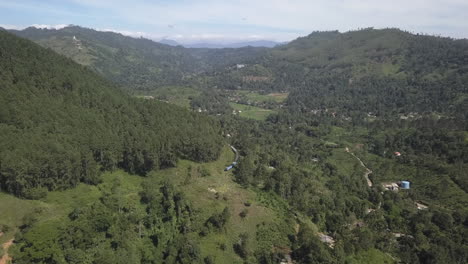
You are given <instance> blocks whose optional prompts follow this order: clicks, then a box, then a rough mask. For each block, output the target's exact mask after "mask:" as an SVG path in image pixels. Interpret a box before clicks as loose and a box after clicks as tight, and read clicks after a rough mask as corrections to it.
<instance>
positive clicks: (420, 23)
mask: <svg viewBox="0 0 468 264" xmlns="http://www.w3.org/2000/svg"><path fill="white" fill-rule="evenodd" d="M71 1H73V2H75V3H79V4H81V5H85V6H90V7H93V8H102V9H103V10H104V9H109V10H112V12H113V13H115V14H118V15H119V16H121V17H122V19H125V20H127V21H129V22H132V23H139V24H145V25H152V26H154V27H156V28H159V29H162V28H163V27H165V28H166V30H167V25H176V27H171V28H170V30H174V29H175V30H177V31H178V32H177V33H181V34H185V35H186V34H188V33H190V32H194V31H195V33H196V34H203V33H202V32H211V34H220V33H225V34H226V33H238V32H239V31H240V32H242V31H243V30H244V31H247V32H248V33H250V35H251V34H261V33H264V32H268V33H272V31H274V30H275V29H276V30H278V31H281V32H285V33H296V35H297V34H298V33H302V34H304V33H309V32H311V31H313V30H334V29H338V30H340V31H347V30H353V29H357V28H362V27H376V28H384V27H400V28H402V29H407V30H411V31H416V32H419V31H426V32H427V31H431V30H432V31H433V32H428V33H441V34H444V33H447V34H453V33H454V32H453V31H454V30H453V29H457V32H458V35H463V34H468V33H467V32H468V23H467V21H466V14H467V13H468V1H466V0H410V1H408V0H392V1H388V0H385V1H377V0H328V1H317V0H225V1H217V0H216V1H215V0H192V1H184V0H181V1H171V2H166V1H164V2H157V1H154V2H151V3H150V2H148V1H143V0H135V1H132V2H131V3H129V2H127V1H122V0H116V1H115V0H114V1H110V0H102V1H92V0H71ZM236 26H237V27H238V28H239V29H237V30H235V29H232V28H235V27H236ZM222 27H224V28H222ZM220 28H221V29H220ZM255 28H258V32H252V31H254V30H255ZM451 29H452V30H451ZM226 30H228V31H232V32H225V31H226ZM223 31H224V32H223ZM262 31H263V32H262ZM247 32H244V33H247ZM165 33H166V32H165ZM226 35H229V34H226ZM276 35H277V37H278V36H279V34H276Z"/></svg>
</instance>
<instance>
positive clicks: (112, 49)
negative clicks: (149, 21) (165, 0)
mask: <svg viewBox="0 0 468 264" xmlns="http://www.w3.org/2000/svg"><path fill="white" fill-rule="evenodd" d="M10 32H12V33H14V34H16V35H18V36H20V37H24V38H27V39H30V40H32V41H34V42H36V43H38V44H40V45H41V46H43V47H47V48H51V49H53V50H54V51H56V52H57V53H59V54H62V55H65V56H67V57H69V58H71V59H73V60H74V61H75V62H78V63H79V64H82V65H86V66H89V67H91V68H92V69H93V70H95V71H96V72H98V73H100V74H101V75H103V76H104V77H106V78H107V79H109V80H111V81H113V82H115V83H117V84H119V85H121V86H122V87H124V88H125V89H127V90H131V91H134V90H154V89H157V88H158V87H161V86H167V85H180V84H184V83H186V81H187V79H190V78H191V77H193V76H194V75H196V74H199V73H202V72H205V71H211V70H213V69H215V68H223V67H226V66H229V65H234V64H236V63H242V62H244V61H249V60H251V58H255V57H256V56H260V55H261V54H262V52H263V48H253V47H246V48H241V49H234V50H226V51H224V50H216V51H213V50H210V49H187V48H184V47H182V46H170V45H167V44H162V43H158V42H155V41H152V40H149V39H145V38H133V37H128V36H124V35H122V34H120V33H115V32H102V31H96V30H93V29H89V28H83V27H79V26H69V27H65V28H62V29H59V30H55V29H38V28H34V27H29V28H26V29H24V30H20V31H19V30H10ZM166 42H167V43H173V42H171V41H169V40H168V41H166ZM173 44H174V43H173Z"/></svg>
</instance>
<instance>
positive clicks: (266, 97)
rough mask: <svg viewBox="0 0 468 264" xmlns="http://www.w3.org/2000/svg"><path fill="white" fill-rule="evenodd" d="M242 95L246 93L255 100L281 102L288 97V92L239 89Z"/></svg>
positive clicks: (248, 97) (250, 98)
mask: <svg viewBox="0 0 468 264" xmlns="http://www.w3.org/2000/svg"><path fill="white" fill-rule="evenodd" d="M237 93H239V94H240V95H244V96H246V97H247V99H249V100H252V101H254V102H259V103H261V102H276V103H281V102H283V101H284V100H286V98H288V93H270V94H259V93H256V92H252V91H242V90H241V91H237Z"/></svg>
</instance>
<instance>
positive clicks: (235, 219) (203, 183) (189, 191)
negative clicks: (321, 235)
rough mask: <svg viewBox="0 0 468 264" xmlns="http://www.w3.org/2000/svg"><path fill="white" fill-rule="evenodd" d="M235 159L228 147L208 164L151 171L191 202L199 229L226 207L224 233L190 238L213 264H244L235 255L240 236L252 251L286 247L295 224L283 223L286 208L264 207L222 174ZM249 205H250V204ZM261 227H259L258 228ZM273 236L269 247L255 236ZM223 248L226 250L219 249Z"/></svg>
mask: <svg viewBox="0 0 468 264" xmlns="http://www.w3.org/2000/svg"><path fill="white" fill-rule="evenodd" d="M233 159H234V154H233V153H232V152H231V150H230V149H229V147H227V146H226V147H225V148H224V150H223V153H222V155H221V157H220V158H219V159H218V160H217V161H215V162H210V163H204V164H198V163H193V162H189V161H180V162H179V163H178V165H177V167H176V168H172V169H168V170H164V171H158V172H153V173H152V174H151V175H150V177H157V178H160V179H164V178H166V179H171V180H172V181H174V183H175V184H176V185H178V186H179V187H180V189H181V190H182V191H183V192H184V194H185V196H186V197H187V198H188V199H189V200H190V201H191V202H192V205H193V206H194V208H195V210H196V212H197V214H196V220H195V223H194V225H196V226H202V225H203V224H204V222H205V221H206V220H207V219H208V218H209V217H210V216H212V215H213V214H215V213H220V212H221V211H222V210H223V209H224V208H225V207H227V208H229V210H230V212H231V217H230V220H229V222H228V223H227V225H226V226H225V229H224V231H222V232H210V233H209V234H208V235H207V236H205V237H202V238H199V237H198V234H191V236H193V237H194V240H195V238H196V239H198V240H199V241H200V249H201V254H202V255H203V257H205V256H213V257H214V259H215V261H216V263H243V261H242V260H241V259H240V258H239V257H238V256H237V255H236V254H235V253H234V250H233V247H232V246H233V244H234V243H236V242H237V241H238V238H239V234H241V233H248V234H249V236H250V247H251V250H252V252H253V251H254V250H255V249H256V248H258V247H259V246H262V247H270V248H271V246H272V244H271V243H273V244H275V245H278V244H279V245H282V246H284V247H287V246H288V241H283V240H281V238H285V237H286V235H285V234H284V233H285V232H286V233H293V232H294V224H290V223H287V221H285V214H286V213H285V209H284V208H286V207H287V205H285V204H284V205H282V206H279V207H274V206H271V207H270V206H265V202H264V201H262V200H259V199H258V193H257V192H255V191H253V190H250V189H244V188H242V187H241V186H240V185H238V184H237V183H235V182H234V181H233V175H232V172H231V171H229V172H225V171H224V168H225V167H226V165H228V164H230V163H231V162H232V160H233ZM201 167H203V168H204V169H206V170H207V171H209V176H206V177H202V176H201V174H200V173H199V171H200V170H199V169H200V168H201ZM262 195H263V196H264V198H263V200H271V197H269V195H268V194H262ZM249 203H250V204H249ZM244 209H246V210H247V212H248V213H247V216H246V217H244V218H242V217H241V216H240V213H241V211H243V210H244ZM259 227H261V228H259ZM257 235H258V236H259V237H264V236H267V237H272V238H274V239H272V241H270V242H268V241H265V243H266V244H268V245H262V244H259V243H257V241H256V237H257ZM223 245H224V246H225V250H222V249H221V247H222V246H223Z"/></svg>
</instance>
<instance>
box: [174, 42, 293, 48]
mask: <svg viewBox="0 0 468 264" xmlns="http://www.w3.org/2000/svg"><path fill="white" fill-rule="evenodd" d="M285 43H286V42H276V41H271V40H255V41H246V42H235V43H216V42H214V43H209V42H207V43H191V44H182V45H183V46H184V47H186V48H210V49H224V48H232V49H236V48H242V47H249V46H250V47H265V48H273V47H276V46H278V45H282V44H285Z"/></svg>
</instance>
